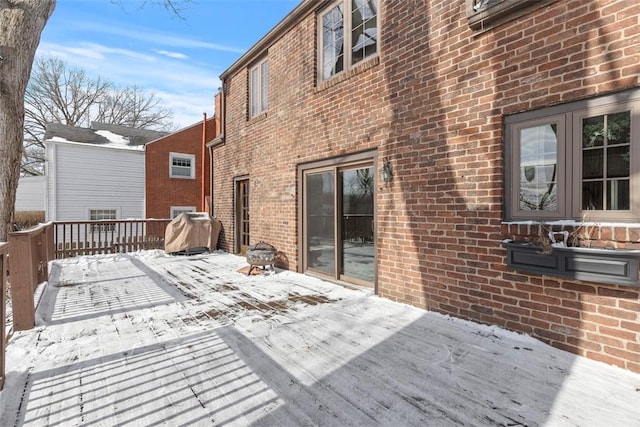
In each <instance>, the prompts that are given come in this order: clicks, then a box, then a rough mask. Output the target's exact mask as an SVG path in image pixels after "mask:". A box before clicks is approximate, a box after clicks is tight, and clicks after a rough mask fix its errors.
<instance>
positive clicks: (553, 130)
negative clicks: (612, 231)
mask: <svg viewBox="0 0 640 427" xmlns="http://www.w3.org/2000/svg"><path fill="white" fill-rule="evenodd" d="M545 112H546V113H547V114H548V115H546V116H545V115H544V114H545ZM505 122H506V133H505V136H506V138H505V141H506V146H505V154H506V155H507V161H506V163H505V165H506V167H507V174H506V180H505V195H506V201H507V202H506V205H505V210H506V217H507V219H532V220H538V219H577V220H579V219H584V220H587V221H590V220H597V221H617V220H620V221H640V91H636V92H627V93H625V94H624V96H622V95H618V96H615V95H610V96H607V97H602V98H598V99H594V100H590V101H588V102H587V101H583V102H576V103H572V104H569V105H566V106H557V107H552V108H549V109H547V110H546V111H545V110H542V111H539V112H535V113H533V112H532V113H522V114H518V115H515V116H511V117H508V118H507V119H505Z"/></svg>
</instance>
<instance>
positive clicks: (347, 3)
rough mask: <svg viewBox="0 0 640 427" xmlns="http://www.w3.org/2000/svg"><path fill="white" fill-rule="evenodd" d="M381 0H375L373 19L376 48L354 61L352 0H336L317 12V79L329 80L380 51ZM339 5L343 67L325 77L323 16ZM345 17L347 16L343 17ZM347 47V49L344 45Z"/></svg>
mask: <svg viewBox="0 0 640 427" xmlns="http://www.w3.org/2000/svg"><path fill="white" fill-rule="evenodd" d="M382 1H383V0H376V8H377V10H376V15H375V19H376V49H375V52H374V53H371V54H369V55H366V56H365V57H364V58H361V59H360V60H358V61H356V62H355V63H354V61H353V57H352V48H351V46H352V30H353V22H352V16H353V14H352V11H353V8H352V0H337V1H334V2H332V3H331V4H330V5H328V6H327V7H326V8H324V9H323V10H322V11H321V12H320V13H319V14H318V18H317V27H318V36H317V37H318V51H317V60H318V70H317V78H318V81H320V82H322V81H327V80H331V79H333V78H334V77H336V76H339V75H341V74H343V73H344V72H345V71H348V70H351V69H352V68H354V67H357V66H359V65H360V64H363V63H366V62H367V61H370V60H371V59H373V58H375V57H377V56H378V55H379V53H380V3H381V2H382ZM340 5H342V10H343V27H342V28H343V31H342V36H343V49H342V51H343V61H344V64H343V67H342V70H340V71H338V72H335V73H333V74H331V75H328V76H326V77H325V75H324V67H325V64H324V49H325V46H324V36H323V34H324V31H323V18H324V17H325V16H326V15H327V14H329V13H330V12H332V11H333V10H334V9H335V8H336V7H339V6H340ZM345 17H347V18H345ZM347 46H348V47H349V48H348V49H347V48H346V47H347Z"/></svg>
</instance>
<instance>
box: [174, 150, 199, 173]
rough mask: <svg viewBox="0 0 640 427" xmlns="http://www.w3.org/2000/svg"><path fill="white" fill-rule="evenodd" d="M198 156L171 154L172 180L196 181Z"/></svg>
mask: <svg viewBox="0 0 640 427" xmlns="http://www.w3.org/2000/svg"><path fill="white" fill-rule="evenodd" d="M195 165H196V156H194V155H193V154H182V153H169V176H170V177H171V178H186V179H194V178H195V176H196V167H195Z"/></svg>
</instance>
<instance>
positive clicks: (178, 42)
mask: <svg viewBox="0 0 640 427" xmlns="http://www.w3.org/2000/svg"><path fill="white" fill-rule="evenodd" d="M83 25H84V24H78V27H79V28H82V27H83ZM86 29H87V30H89V31H91V32H96V33H102V34H110V35H115V36H118V37H124V38H126V39H129V40H137V41H142V42H146V43H149V44H154V45H162V46H172V47H182V48H190V49H207V50H216V51H221V52H231V53H240V54H242V53H245V52H246V49H245V48H240V47H235V46H228V45H224V44H220V43H212V42H205V41H202V40H195V39H191V38H187V37H182V36H176V35H173V34H167V33H164V32H158V31H153V30H150V29H149V28H134V27H129V28H124V27H116V26H111V25H105V24H100V23H96V22H92V23H91V25H88V24H87V26H86Z"/></svg>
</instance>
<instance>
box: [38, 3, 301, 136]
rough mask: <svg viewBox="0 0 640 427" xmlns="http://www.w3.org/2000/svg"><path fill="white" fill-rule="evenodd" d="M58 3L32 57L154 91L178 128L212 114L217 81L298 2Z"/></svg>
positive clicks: (124, 84) (218, 84) (118, 83)
mask: <svg viewBox="0 0 640 427" xmlns="http://www.w3.org/2000/svg"><path fill="white" fill-rule="evenodd" d="M158 2H161V0H146V1H145V0H58V2H57V5H56V9H55V11H54V12H53V15H52V16H51V18H50V20H49V22H48V23H47V25H46V27H45V29H44V31H43V33H42V37H41V39H40V46H39V48H38V52H37V55H38V56H43V57H56V58H60V59H62V60H64V61H65V62H66V63H67V64H68V65H69V66H72V67H78V68H82V69H84V70H86V71H87V72H88V73H92V74H93V75H99V76H101V77H104V78H106V79H108V80H111V81H113V82H114V83H116V84H117V85H120V86H128V85H133V84H137V85H140V86H142V87H143V88H144V89H145V90H147V91H154V92H155V93H156V94H157V95H158V96H160V97H161V98H162V99H163V101H164V104H165V105H166V106H167V107H168V108H170V109H171V110H173V112H174V118H173V121H174V122H175V124H176V125H177V126H178V128H181V127H184V126H187V125H190V124H192V123H195V122H198V121H200V120H202V113H203V112H206V113H207V115H208V116H211V115H212V114H213V96H214V95H215V93H216V92H217V90H218V88H219V86H220V80H219V76H220V74H221V73H222V72H223V71H224V70H226V69H227V68H228V67H229V66H231V64H233V62H234V61H235V60H237V59H238V58H239V57H240V56H241V55H242V54H243V53H244V52H245V51H247V50H248V49H249V48H250V47H251V46H253V44H255V43H256V42H257V41H258V40H259V39H260V38H261V37H262V36H264V35H265V34H266V33H267V32H268V31H269V30H270V29H271V28H273V27H274V26H275V25H276V24H277V23H278V22H280V20H281V19H282V18H284V17H285V16H286V15H287V14H288V13H289V12H290V11H292V10H293V9H294V8H295V6H296V5H297V4H298V3H299V2H300V1H299V0H190V1H189V2H181V0H176V3H178V4H180V5H181V6H182V7H183V8H184V10H183V11H182V12H181V15H182V17H183V19H180V18H177V17H176V16H175V15H173V14H172V13H171V12H170V11H167V10H166V9H164V8H163V7H162V6H159V5H158V4H157V3H158Z"/></svg>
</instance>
